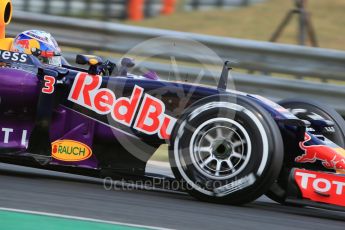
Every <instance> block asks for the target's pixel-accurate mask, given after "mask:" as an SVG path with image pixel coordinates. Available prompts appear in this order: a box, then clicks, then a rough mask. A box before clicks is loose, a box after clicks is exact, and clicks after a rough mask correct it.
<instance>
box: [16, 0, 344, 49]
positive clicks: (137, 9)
mask: <svg viewBox="0 0 345 230" xmlns="http://www.w3.org/2000/svg"><path fill="white" fill-rule="evenodd" d="M296 2H298V1H295V0H13V4H14V9H16V10H23V11H29V12H36V13H43V14H52V15H62V16H71V17H80V18H88V19H91V18H92V19H98V20H105V21H114V22H120V23H125V24H132V25H139V26H145V27H155V28H163V29H171V30H178V31H187V32H196V33H202V34H211V35H219V36H227V37H236V38H247V39H254V40H262V41H266V40H269V38H270V36H271V35H272V33H273V32H274V30H275V29H276V28H277V27H278V25H279V23H280V22H281V21H282V20H283V18H284V17H285V15H286V14H287V13H288V12H289V11H290V10H292V9H295V8H296ZM304 2H305V4H306V7H305V9H306V10H307V11H308V12H309V13H310V14H311V16H312V22H313V25H314V28H315V31H316V36H317V38H318V40H319V43H320V46H321V47H324V48H333V49H341V50H344V49H345V41H344V36H345V26H344V25H345V17H344V13H345V1H343V0H327V1H325V0H309V1H304ZM329 12H331V13H329ZM298 20H299V19H298V17H293V18H292V19H291V20H290V21H289V23H288V25H287V27H286V29H285V30H284V33H283V34H282V36H281V38H280V39H279V42H282V43H291V44H294V43H296V36H297V35H296V31H298V28H297V26H298Z"/></svg>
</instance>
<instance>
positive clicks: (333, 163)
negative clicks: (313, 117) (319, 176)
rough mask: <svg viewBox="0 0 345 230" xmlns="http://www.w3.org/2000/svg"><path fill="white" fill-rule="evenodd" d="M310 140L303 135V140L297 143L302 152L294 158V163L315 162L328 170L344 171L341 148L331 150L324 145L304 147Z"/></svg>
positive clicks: (307, 135)
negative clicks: (319, 162) (318, 162)
mask: <svg viewBox="0 0 345 230" xmlns="http://www.w3.org/2000/svg"><path fill="white" fill-rule="evenodd" d="M310 140H311V136H310V135H309V134H307V133H306V134H305V140H304V141H303V142H300V143H299V146H300V148H301V149H302V150H304V152H305V153H304V154H303V155H302V156H299V157H296V159H295V161H296V162H298V163H314V162H316V161H317V160H319V161H321V162H322V165H323V166H324V167H325V168H328V169H334V170H344V169H345V155H343V154H342V153H344V150H343V149H342V148H332V147H329V146H326V145H306V143H307V142H308V141H310Z"/></svg>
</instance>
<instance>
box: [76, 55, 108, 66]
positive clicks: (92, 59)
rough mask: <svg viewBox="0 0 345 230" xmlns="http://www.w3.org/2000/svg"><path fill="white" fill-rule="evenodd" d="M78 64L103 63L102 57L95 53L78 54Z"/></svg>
mask: <svg viewBox="0 0 345 230" xmlns="http://www.w3.org/2000/svg"><path fill="white" fill-rule="evenodd" d="M76 63H77V64H78V65H90V66H92V65H101V64H102V63H103V60H102V58H100V57H97V56H93V55H84V54H78V55H77V58H76Z"/></svg>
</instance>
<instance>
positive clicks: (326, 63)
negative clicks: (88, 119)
mask: <svg viewBox="0 0 345 230" xmlns="http://www.w3.org/2000/svg"><path fill="white" fill-rule="evenodd" d="M13 5H14V9H15V12H14V18H13V22H12V23H11V24H10V25H9V27H8V29H7V34H8V35H9V36H16V35H17V34H18V33H20V32H22V31H24V30H28V29H42V30H45V31H48V32H50V33H51V34H52V35H53V36H54V37H55V38H56V40H57V41H58V43H59V44H60V46H61V48H62V50H63V55H64V56H65V58H66V59H67V60H68V61H69V62H70V63H71V64H74V63H75V56H76V54H79V53H82V54H94V55H97V56H101V57H103V58H104V59H108V58H110V59H113V60H115V61H116V62H117V63H119V62H118V61H119V60H120V59H121V58H123V57H124V56H129V57H131V58H135V60H136V64H137V65H136V67H135V68H134V69H133V70H132V73H135V74H143V73H145V72H147V71H149V70H152V71H155V72H156V73H157V74H158V75H159V76H160V78H161V79H164V80H171V81H174V80H177V81H185V82H191V83H196V84H206V85H210V86H215V85H216V84H217V82H218V79H219V76H220V72H221V69H222V65H223V62H224V61H225V60H230V61H231V66H232V67H233V70H232V78H231V79H230V81H231V82H230V83H229V86H231V88H232V89H236V90H240V91H244V92H248V93H252V94H258V95H262V96H265V97H267V98H269V99H271V100H274V101H279V100H281V99H284V98H291V97H300V98H313V99H316V100H319V101H320V102H323V103H326V104H329V105H330V106H332V107H334V108H335V109H337V110H338V111H339V112H340V113H341V114H342V115H344V116H345V103H344V98H345V65H344V64H345V51H344V50H345V40H344V38H345V17H344V13H345V1H344V0H328V1H325V0H13Z"/></svg>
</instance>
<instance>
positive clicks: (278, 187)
mask: <svg viewBox="0 0 345 230" xmlns="http://www.w3.org/2000/svg"><path fill="white" fill-rule="evenodd" d="M279 105H281V106H283V107H284V108H286V109H289V110H290V111H291V113H293V114H294V115H295V116H296V117H298V118H300V119H303V120H310V119H313V118H319V119H325V120H329V121H333V122H334V124H335V126H334V131H333V132H327V133H324V136H325V137H326V138H328V139H329V140H331V141H333V142H334V143H336V144H337V145H339V146H340V147H343V148H344V147H345V121H344V119H343V118H342V117H341V116H340V115H339V114H338V113H337V111H335V110H334V109H333V108H331V107H329V106H327V105H324V104H321V103H318V102H315V101H313V100H308V99H287V100H283V101H280V102H279ZM289 173H290V169H288V168H284V167H283V169H282V171H281V172H280V176H279V178H278V180H277V182H276V183H274V184H273V186H272V187H271V188H270V190H269V192H268V193H267V194H266V195H267V196H268V197H269V198H270V199H272V200H274V201H276V202H278V203H281V204H284V203H285V199H286V189H287V188H286V185H287V183H288V176H289Z"/></svg>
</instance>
